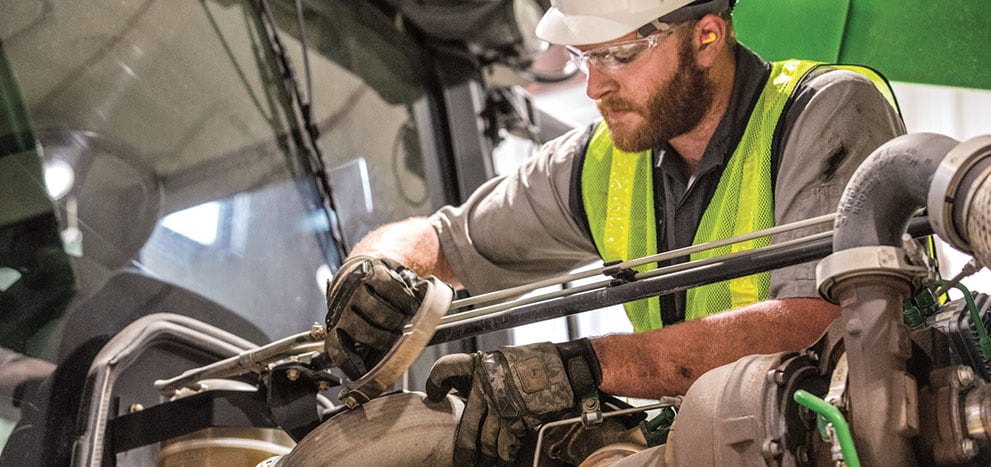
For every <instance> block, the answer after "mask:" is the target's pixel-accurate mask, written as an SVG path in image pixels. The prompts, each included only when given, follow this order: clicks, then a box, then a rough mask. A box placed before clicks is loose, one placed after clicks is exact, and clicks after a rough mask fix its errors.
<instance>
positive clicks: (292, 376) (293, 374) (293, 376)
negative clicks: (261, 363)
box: [286, 368, 299, 381]
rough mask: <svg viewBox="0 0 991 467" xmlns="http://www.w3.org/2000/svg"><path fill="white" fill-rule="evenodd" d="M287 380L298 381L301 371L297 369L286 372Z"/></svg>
mask: <svg viewBox="0 0 991 467" xmlns="http://www.w3.org/2000/svg"><path fill="white" fill-rule="evenodd" d="M286 379H288V380H289V381H296V380H297V379H299V370H297V369H295V368H290V369H288V370H286Z"/></svg>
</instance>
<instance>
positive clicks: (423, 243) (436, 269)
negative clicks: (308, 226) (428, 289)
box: [350, 217, 462, 288]
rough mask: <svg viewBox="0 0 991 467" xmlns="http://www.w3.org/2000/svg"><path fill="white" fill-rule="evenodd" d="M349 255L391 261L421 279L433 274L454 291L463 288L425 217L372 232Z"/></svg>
mask: <svg viewBox="0 0 991 467" xmlns="http://www.w3.org/2000/svg"><path fill="white" fill-rule="evenodd" d="M350 255H351V256H355V255H368V256H376V257H388V258H392V259H395V260H397V261H399V262H401V263H403V265H404V266H406V267H408V268H410V269H412V270H413V271H414V272H416V273H417V274H418V275H420V276H422V277H426V276H431V275H432V276H436V277H437V278H438V279H440V280H442V281H444V282H447V283H448V284H451V285H452V286H453V287H454V288H461V287H462V286H461V282H460V281H459V280H458V279H457V277H455V276H454V272H453V271H452V270H451V265H450V264H449V263H448V262H447V258H445V257H444V252H443V250H442V249H441V246H440V239H438V238H437V232H436V231H435V230H434V228H433V226H431V225H430V222H429V221H427V218H425V217H411V218H409V219H405V220H401V221H398V222H393V223H391V224H386V225H383V226H381V227H379V228H377V229H375V230H374V231H372V232H371V233H369V234H368V235H366V236H365V238H363V239H361V241H360V242H358V244H357V245H355V247H354V248H353V249H352V250H351V253H350Z"/></svg>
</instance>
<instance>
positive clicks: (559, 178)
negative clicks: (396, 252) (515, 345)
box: [429, 128, 599, 295]
mask: <svg viewBox="0 0 991 467" xmlns="http://www.w3.org/2000/svg"><path fill="white" fill-rule="evenodd" d="M583 138H587V132H586V131H584V130H583V129H581V128H579V129H575V130H573V131H571V132H569V133H567V134H565V135H563V136H561V137H559V138H557V139H555V140H553V141H550V142H548V143H546V144H544V145H543V146H542V147H541V148H540V150H539V152H538V153H537V154H536V155H534V156H533V157H531V158H529V159H528V160H526V161H525V162H524V163H523V164H521V166H520V167H519V168H518V169H517V170H516V171H515V172H513V173H510V174H507V175H504V176H501V177H497V178H494V179H492V180H489V181H488V182H486V183H485V184H483V185H482V186H481V187H479V188H478V189H477V190H475V192H474V193H472V195H471V196H470V197H469V198H468V200H467V201H465V203H464V204H462V205H460V206H444V207H443V208H441V209H440V210H438V211H437V212H436V213H434V214H433V215H431V216H430V218H429V219H430V222H431V224H432V225H433V227H434V229H435V230H436V231H437V235H438V237H439V238H440V244H441V248H442V249H443V252H444V255H445V256H446V258H447V260H448V262H449V263H450V264H451V269H452V270H453V272H454V274H455V275H456V276H457V277H458V279H459V280H460V281H461V282H462V283H463V284H464V285H465V288H466V289H467V290H468V291H469V292H470V293H472V294H475V295H477V294H481V293H486V292H490V291H494V290H501V289H504V288H508V287H513V286H517V285H522V284H526V283H531V282H534V281H537V280H541V279H546V278H549V277H553V276H555V275H560V274H564V273H568V272H569V271H571V270H572V269H575V268H576V267H578V266H582V265H585V264H588V263H591V262H593V261H595V260H598V259H599V257H598V254H597V253H596V250H595V245H594V244H593V243H592V240H591V239H590V238H588V236H587V235H586V234H585V232H584V231H583V230H582V229H581V228H580V227H579V226H578V224H577V223H576V222H575V220H574V218H573V217H572V216H571V212H570V208H569V205H568V199H569V195H570V192H571V184H572V180H571V177H572V165H573V162H574V160H575V152H576V151H580V150H581V148H583V147H584V144H582V143H583V142H584V140H583Z"/></svg>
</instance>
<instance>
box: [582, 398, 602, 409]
mask: <svg viewBox="0 0 991 467" xmlns="http://www.w3.org/2000/svg"><path fill="white" fill-rule="evenodd" d="M582 409H584V410H599V400H598V399H594V398H591V397H589V398H585V399H582Z"/></svg>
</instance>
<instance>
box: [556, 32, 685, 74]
mask: <svg viewBox="0 0 991 467" xmlns="http://www.w3.org/2000/svg"><path fill="white" fill-rule="evenodd" d="M672 32H674V29H673V28H672V29H668V30H666V31H659V32H657V33H654V34H651V35H649V36H647V37H644V38H641V39H633V40H629V41H623V42H617V43H615V44H609V45H604V46H602V47H596V48H594V49H592V50H586V51H584V52H582V51H581V50H578V49H577V48H575V47H572V46H570V45H568V46H565V48H566V49H567V50H568V54H569V55H570V56H571V61H572V62H574V64H575V66H577V67H578V69H579V70H581V71H582V73H585V74H586V75H587V74H588V64H589V62H591V63H592V65H594V66H595V67H596V68H598V69H599V70H600V71H605V72H608V73H611V72H615V71H619V70H620V69H622V68H623V67H624V66H626V65H628V64H630V63H633V62H634V61H635V60H636V59H637V58H639V57H640V55H642V54H643V53H644V52H646V51H648V50H650V49H653V48H654V47H657V44H659V43H660V42H661V40H663V39H664V38H666V37H668V36H670V35H671V33H672Z"/></svg>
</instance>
